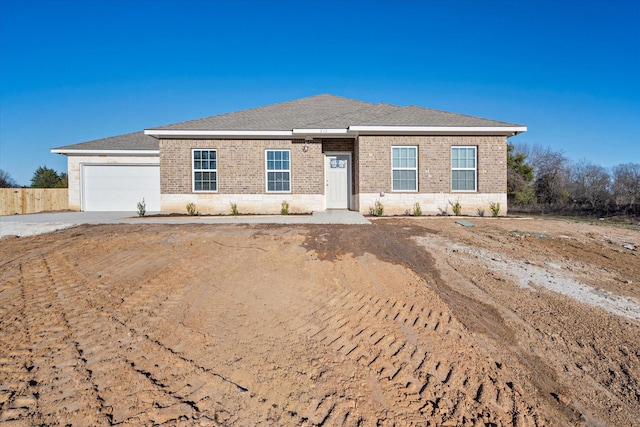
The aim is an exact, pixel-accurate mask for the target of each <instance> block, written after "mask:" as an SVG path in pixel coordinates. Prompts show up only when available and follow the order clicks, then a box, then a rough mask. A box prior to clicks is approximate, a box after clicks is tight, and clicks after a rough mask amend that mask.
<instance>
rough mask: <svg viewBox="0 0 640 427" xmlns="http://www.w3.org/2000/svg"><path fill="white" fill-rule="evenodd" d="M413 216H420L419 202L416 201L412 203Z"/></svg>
mask: <svg viewBox="0 0 640 427" xmlns="http://www.w3.org/2000/svg"><path fill="white" fill-rule="evenodd" d="M413 216H422V208H421V207H420V203H418V202H416V204H415V205H413Z"/></svg>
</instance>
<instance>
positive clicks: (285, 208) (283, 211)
mask: <svg viewBox="0 0 640 427" xmlns="http://www.w3.org/2000/svg"><path fill="white" fill-rule="evenodd" d="M280 215H289V202H287V201H286V200H283V201H282V204H281V205H280Z"/></svg>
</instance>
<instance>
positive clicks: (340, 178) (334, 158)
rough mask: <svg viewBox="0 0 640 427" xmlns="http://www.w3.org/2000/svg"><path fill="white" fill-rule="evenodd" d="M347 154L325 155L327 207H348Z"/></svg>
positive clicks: (348, 166)
mask: <svg viewBox="0 0 640 427" xmlns="http://www.w3.org/2000/svg"><path fill="white" fill-rule="evenodd" d="M349 168H350V165H349V156H348V155H344V154H336V155H329V154H328V155H326V156H325V166H324V170H325V177H326V182H325V197H326V199H327V209H348V208H349V193H350V191H349Z"/></svg>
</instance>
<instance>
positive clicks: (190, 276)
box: [0, 218, 640, 426]
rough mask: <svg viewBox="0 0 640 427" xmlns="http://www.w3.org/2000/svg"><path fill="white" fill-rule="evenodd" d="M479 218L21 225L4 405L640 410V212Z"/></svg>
mask: <svg viewBox="0 0 640 427" xmlns="http://www.w3.org/2000/svg"><path fill="white" fill-rule="evenodd" d="M472 221H473V222H474V223H475V225H476V226H475V227H473V228H467V227H462V226H460V225H457V224H455V219H452V218H415V219H403V218H388V219H378V220H375V221H374V224H373V225H362V226H309V225H305V226H266V225H260V226H250V225H202V224H184V225H105V226H81V227H76V228H72V229H67V230H63V231H57V232H54V233H49V234H45V235H41V236H33V237H23V238H16V237H5V238H3V239H2V240H0V249H1V252H2V258H1V260H0V328H1V329H0V424H2V425H17V426H21V425H38V426H40V425H74V426H76V425H97V426H100V425H162V424H165V425H187V426H191V425H221V426H245V425H283V426H288V425H291V426H297V425H307V426H311V425H327V426H333V425H344V426H356V425H362V426H373V425H399V426H404V425H415V426H428V425H433V426H448V425H449V426H458V425H461V426H464V425H469V426H478V425H517V426H542V425H556V426H564V425H595V426H599V425H611V426H633V425H640V249H637V246H638V245H639V244H640V233H639V232H638V231H637V230H629V229H621V228H614V227H607V226H599V225H590V224H579V223H573V222H569V221H561V220H543V219H530V220H519V219H491V218H477V219H473V220H472ZM627 243H628V244H632V245H633V246H635V247H636V249H635V250H631V249H626V248H624V247H623V246H622V245H623V244H627Z"/></svg>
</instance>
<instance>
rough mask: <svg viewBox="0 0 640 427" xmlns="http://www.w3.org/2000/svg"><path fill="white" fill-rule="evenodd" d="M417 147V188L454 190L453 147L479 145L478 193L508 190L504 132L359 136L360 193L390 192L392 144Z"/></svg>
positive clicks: (443, 191) (420, 190) (420, 189)
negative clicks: (452, 174)
mask: <svg viewBox="0 0 640 427" xmlns="http://www.w3.org/2000/svg"><path fill="white" fill-rule="evenodd" d="M399 145H413V146H417V147H418V192H419V193H449V192H451V147H453V146H475V147H478V149H477V176H478V182H477V185H478V191H477V192H478V193H506V191H507V163H506V160H507V138H506V137H504V136H360V137H359V141H358V144H357V150H356V152H357V157H358V161H359V176H358V178H357V179H358V182H357V186H356V188H357V189H358V193H379V192H381V191H384V192H385V193H391V192H392V190H391V147H392V146H399Z"/></svg>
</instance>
